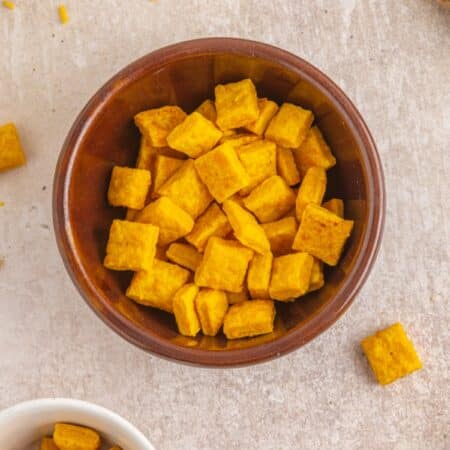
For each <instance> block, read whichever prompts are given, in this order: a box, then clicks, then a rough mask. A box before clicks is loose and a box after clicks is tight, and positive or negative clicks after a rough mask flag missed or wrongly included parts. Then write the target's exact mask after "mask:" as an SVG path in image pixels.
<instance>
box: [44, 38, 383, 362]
mask: <svg viewBox="0 0 450 450" xmlns="http://www.w3.org/2000/svg"><path fill="white" fill-rule="evenodd" d="M247 77H249V78H251V79H252V80H253V81H254V82H255V84H256V86H257V89H258V94H259V95H260V96H266V97H269V98H271V99H273V100H276V101H277V102H278V103H281V102H283V101H290V102H292V103H297V104H299V105H301V106H303V107H306V108H308V109H311V110H313V112H314V114H315V117H316V123H317V124H318V125H319V126H320V128H321V130H322V131H323V133H324V135H325V138H326V139H327V141H328V142H329V144H330V146H331V148H332V150H333V152H334V154H335V155H336V158H337V161H338V163H337V165H336V167H335V168H333V169H332V170H331V171H330V172H329V175H330V177H329V187H328V191H327V197H332V196H337V197H339V198H343V199H344V201H345V211H346V216H347V217H348V218H350V219H353V220H354V221H355V228H354V231H353V234H352V236H351V238H350V239H349V241H348V243H347V246H346V248H345V252H344V255H343V257H342V259H341V262H340V263H339V265H338V266H337V267H335V268H330V269H329V270H328V271H327V273H326V285H325V286H324V288H322V289H321V290H320V291H318V292H315V293H312V294H309V295H308V296H306V297H304V298H302V299H300V300H298V301H296V302H294V303H289V304H279V305H277V311H278V312H277V320H276V326H275V331H274V332H273V333H272V334H270V335H265V336H261V337H255V338H251V339H240V340H236V341H228V342H227V341H226V339H225V338H224V337H223V336H218V337H215V338H210V337H201V336H200V337H198V338H195V339H193V338H185V337H182V336H180V335H179V334H178V332H177V328H176V324H175V321H174V319H173V317H172V316H171V315H169V314H167V313H164V312H162V311H158V310H155V309H152V308H146V307H143V306H140V305H137V304H136V303H134V302H133V301H131V300H129V299H128V298H127V297H125V295H124V292H125V290H126V288H127V285H128V284H129V282H130V279H131V275H132V274H131V273H120V272H113V271H109V270H106V269H105V268H104V267H103V265H102V260H103V257H104V253H105V246H106V241H107V238H108V230H109V227H110V225H111V221H112V220H113V219H114V218H123V217H124V214H125V211H124V210H123V209H121V208H112V207H110V206H109V205H108V203H107V201H106V191H107V187H108V182H109V176H110V173H111V169H112V167H113V166H114V165H122V166H127V165H128V166H133V165H134V164H135V160H136V155H137V151H138V147H139V132H138V130H137V129H136V128H135V126H134V124H133V116H134V115H135V114H136V113H137V112H139V111H142V110H145V109H148V108H154V107H159V106H162V105H167V104H177V105H179V106H181V107H182V108H183V109H184V110H186V111H192V110H193V109H194V108H195V107H196V106H197V105H198V104H199V103H200V102H201V101H203V100H204V99H206V98H213V88H214V85H216V84H217V83H225V82H230V81H237V80H240V79H242V78H247ZM384 210H385V203H384V183H383V173H382V168H381V164H380V161H379V157H378V153H377V150H376V147H375V144H374V142H373V139H372V137H371V135H370V133H369V130H368V129H367V126H366V125H365V123H364V121H363V119H362V118H361V116H360V114H359V113H358V111H357V110H356V108H355V107H354V106H353V104H352V103H351V101H350V100H349V99H348V98H347V97H346V96H345V94H344V93H343V92H342V91H341V90H340V89H339V88H338V87H337V86H336V85H335V84H334V83H333V82H332V81H331V80H330V79H329V78H328V77H327V76H326V75H324V74H323V73H322V72H320V71H319V70H318V69H316V68H315V67H313V66H312V65H310V64H309V63H307V62H306V61H304V60H303V59H301V58H299V57H297V56H294V55H292V54H290V53H287V52H285V51H283V50H281V49H279V48H275V47H272V46H270V45H266V44H262V43H258V42H252V41H246V40H242V39H228V38H212V39H200V40H194V41H189V42H182V43H179V44H175V45H172V46H169V47H166V48H163V49H161V50H157V51H155V52H153V53H150V54H149V55H147V56H144V57H143V58H141V59H139V60H138V61H136V62H134V63H132V64H131V65H129V66H128V67H126V68H125V69H124V70H122V71H121V72H120V73H119V74H117V75H116V76H114V77H113V78H112V79H111V80H110V81H109V82H108V83H106V84H105V85H104V86H103V87H102V88H101V89H100V90H99V91H98V92H97V93H96V94H95V95H94V97H93V98H92V99H91V100H90V101H89V103H88V104H87V106H86V107H85V108H84V109H83V111H82V112H81V114H80V115H79V116H78V118H77V119H76V121H75V124H74V125H73V127H72V129H71V130H70V132H69V135H68V136H67V139H66V141H65V143H64V147H63V149H62V151H61V155H60V157H59V161H58V165H57V167H56V173H55V180H54V191H53V219H54V227H55V233H56V238H57V241H58V245H59V249H60V252H61V255H62V257H63V260H64V263H65V265H66V268H67V270H68V272H69V274H70V276H71V277H72V280H73V282H74V283H75V285H76V286H77V288H78V290H79V291H80V293H81V295H82V296H83V297H84V299H85V300H86V302H87V303H88V305H89V306H91V308H92V309H93V310H94V311H95V313H96V314H97V315H98V316H99V317H100V318H101V319H102V320H103V321H104V322H106V323H107V324H108V325H109V326H110V327H111V328H112V329H113V330H115V331H116V332H117V333H118V334H120V335H121V336H122V337H124V338H125V339H127V340H128V341H130V342H132V343H133V344H135V345H137V346H139V347H141V348H142V349H144V350H147V351H149V352H152V353H154V354H157V355H159V356H162V357H166V358H170V359H174V360H177V361H181V362H187V363H192V364H199V365H207V366H237V365H243V364H252V363H256V362H260V361H264V360H267V359H270V358H274V357H276V356H280V355H282V354H285V353H287V352H289V351H291V350H294V349H296V348H298V347H301V346H302V345H304V344H305V343H306V342H308V341H310V340H311V339H312V338H314V337H315V336H317V335H318V334H319V333H321V332H322V331H324V330H325V329H327V328H328V327H329V326H330V325H332V324H333V323H334V322H335V321H336V320H337V319H338V317H339V316H340V315H341V314H343V313H344V312H345V310H346V309H347V308H348V307H349V305H350V304H351V302H352V301H353V299H354V297H355V295H356V294H357V292H358V291H359V289H360V288H361V286H362V284H363V283H364V281H365V280H366V278H367V276H368V274H369V271H370V269H371V267H372V265H373V262H374V260H375V257H376V254H377V251H378V247H379V244H380V240H381V235H382V229H383V220H384Z"/></svg>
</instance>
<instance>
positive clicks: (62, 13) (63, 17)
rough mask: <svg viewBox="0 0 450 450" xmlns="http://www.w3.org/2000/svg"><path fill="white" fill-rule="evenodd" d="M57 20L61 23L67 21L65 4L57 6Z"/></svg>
mask: <svg viewBox="0 0 450 450" xmlns="http://www.w3.org/2000/svg"><path fill="white" fill-rule="evenodd" d="M58 13H59V20H60V21H61V23H62V24H63V25H65V24H66V23H68V22H69V13H68V12H67V8H66V6H65V5H59V6H58Z"/></svg>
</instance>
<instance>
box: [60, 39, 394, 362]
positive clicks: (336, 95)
mask: <svg viewBox="0 0 450 450" xmlns="http://www.w3.org/2000/svg"><path fill="white" fill-rule="evenodd" d="M202 54H204V55H211V54H236V55H241V56H251V57H257V58H260V59H263V60H268V61H271V62H274V63H276V64H279V65H281V66H284V67H286V68H287V69H289V70H291V71H293V72H295V73H298V74H300V75H301V76H302V78H303V79H306V80H307V81H308V82H309V83H311V84H312V85H314V86H315V87H316V88H317V89H318V90H319V91H321V92H322V93H323V94H324V95H325V96H327V97H328V98H329V99H330V101H331V102H332V103H333V105H334V107H335V108H336V109H337V110H338V111H339V112H340V113H341V114H342V115H343V117H344V118H345V121H346V124H347V126H348V127H349V128H350V130H351V132H352V133H353V135H354V136H355V139H356V141H357V144H358V146H359V148H360V150H361V155H362V156H361V158H362V160H363V162H364V164H363V165H364V171H365V172H366V174H367V176H366V178H365V183H366V189H367V199H366V201H367V202H368V205H369V206H368V215H367V224H366V230H365V234H364V236H363V238H362V242H361V244H360V246H359V250H358V253H357V255H355V258H356V260H355V262H354V264H353V268H352V270H351V271H350V272H349V273H348V274H347V276H346V278H345V280H344V282H343V284H342V286H341V288H340V289H339V291H337V292H336V293H335V294H334V296H333V297H332V298H331V299H330V301H329V302H328V303H327V304H326V305H324V307H323V308H322V309H321V310H320V311H319V312H318V313H317V314H316V315H315V316H313V317H311V319H309V320H308V321H307V322H306V323H303V324H302V325H300V326H298V327H294V328H292V329H291V330H289V331H288V332H287V333H286V334H285V335H283V336H281V337H279V338H276V339H275V340H273V341H270V342H266V343H262V344H257V345H256V346H254V347H249V348H243V349H233V350H223V351H211V350H206V349H199V348H195V347H194V348H191V347H183V346H180V345H178V344H175V343H172V342H170V341H169V340H166V339H163V338H161V337H160V336H158V335H156V334H152V333H151V332H148V331H146V330H144V329H142V328H141V327H139V326H137V325H135V324H134V323H132V322H131V321H129V320H128V319H127V318H126V317H124V316H123V315H122V314H120V313H119V312H118V311H117V310H116V309H115V308H114V307H112V306H111V305H110V304H109V303H108V302H107V300H106V298H105V297H104V296H103V295H101V292H100V291H99V290H97V289H96V287H95V285H94V284H93V283H92V282H91V281H90V279H89V275H88V274H87V273H85V272H84V270H83V268H82V265H81V261H80V260H79V258H78V255H77V251H76V247H75V245H74V241H73V238H72V236H73V232H72V229H71V224H70V220H69V200H68V199H69V195H68V194H69V187H70V181H71V175H72V169H73V162H74V160H75V156H76V154H77V150H78V147H79V143H80V142H81V141H82V139H83V136H84V135H85V133H86V130H87V129H89V127H90V125H91V124H92V122H93V121H94V119H95V117H96V115H97V114H98V113H99V112H100V111H101V109H102V107H103V106H104V105H105V103H107V102H108V100H109V99H110V98H111V97H113V96H114V95H115V94H116V93H117V92H118V91H120V90H122V89H123V88H125V87H126V86H128V85H129V84H131V83H133V82H134V81H135V80H138V79H139V78H141V77H142V76H144V75H145V74H148V73H149V72H153V71H155V70H158V69H159V68H161V67H163V66H165V65H167V64H168V63H172V62H175V61H179V60H182V59H185V58H190V57H192V56H199V55H202ZM384 216H385V187H384V176H383V169H382V166H381V162H380V158H379V155H378V151H377V148H376V145H375V142H374V140H373V138H372V136H371V134H370V131H369V129H368V127H367V125H366V124H365V122H364V120H363V118H362V117H361V115H360V113H359V112H358V110H357V109H356V107H355V106H354V105H353V103H352V102H351V101H350V99H349V98H348V97H347V96H346V95H345V94H344V92H343V91H342V90H341V89H340V88H339V87H338V86H337V85H336V84H335V83H334V82H333V81H332V80H331V79H330V78H328V77H327V76H326V75H325V74H324V73H322V72H321V71H320V70H319V69H317V68H316V67H314V66H313V65H311V64H310V63H308V62H307V61H305V60H304V59H302V58H300V57H298V56H296V55H294V54H292V53H289V52H287V51H285V50H282V49H280V48H277V47H274V46H272V45H269V44H264V43H261V42H256V41H250V40H245V39H238V38H205V39H195V40H191V41H185V42H180V43H177V44H173V45H169V46H167V47H164V48H162V49H159V50H156V51H154V52H151V53H149V54H147V55H146V56H144V57H142V58H140V59H138V60H136V61H135V62H133V63H131V64H130V65H128V66H127V67H125V68H124V69H123V70H121V71H120V72H119V73H118V74H116V75H115V76H113V77H112V78H111V79H110V80H109V81H108V82H107V83H106V84H105V85H103V86H102V87H101V88H100V89H99V90H98V91H97V93H96V94H95V95H94V96H93V97H92V98H91V99H90V100H89V102H88V103H87V105H86V106H85V107H84V109H83V110H82V111H81V113H80V114H79V115H78V117H77V119H76V120H75V122H74V124H73V126H72V128H71V130H70V131H69V134H68V136H67V138H66V140H65V142H64V145H63V147H62V150H61V153H60V156H59V159H58V162H57V166H56V170H55V176H54V183H53V225H54V231H55V235H56V240H57V244H58V248H59V251H60V253H61V256H62V259H63V261H64V265H65V267H66V269H67V271H68V273H69V275H70V277H71V278H72V281H73V283H74V284H75V286H76V287H77V289H78V291H79V292H80V294H81V296H82V297H83V298H84V300H85V301H86V303H87V304H88V305H89V306H90V307H91V308H92V309H93V311H94V312H95V313H96V314H97V315H98V316H99V317H100V318H101V319H102V320H103V321H104V322H105V323H106V324H107V325H108V326H109V327H110V328H112V329H113V330H114V331H115V332H116V333H118V334H119V335H120V336H122V337H123V338H124V339H126V340H127V341H129V342H131V343H132V344H134V345H136V346H138V347H140V348H142V349H143V350H146V351H148V352H151V353H153V354H156V355H158V356H161V357H164V358H167V359H170V360H176V361H178V362H183V363H188V364H194V365H201V366H212V367H214V366H215V367H226V366H228V367H233V366H242V365H249V364H254V363H258V362H263V361H266V360H269V359H272V358H275V357H278V356H281V355H284V354H286V353H288V352H291V351H293V350H295V349H297V348H299V347H301V346H303V345H304V344H306V343H307V342H309V341H310V340H311V339H313V338H314V337H316V336H318V335H319V334H320V333H322V332H323V331H325V330H326V329H327V328H329V327H330V326H331V325H332V324H333V323H334V322H336V321H337V319H338V318H339V317H340V316H341V315H342V314H343V313H344V312H345V311H346V310H347V309H348V307H349V306H350V304H351V303H352V302H353V300H354V298H355V296H356V294H357V293H358V292H359V290H360V289H361V287H362V285H363V284H364V282H365V280H366V279H367V277H368V275H369V272H370V270H371V268H372V266H373V263H374V261H375V259H376V256H377V254H378V250H379V247H380V242H381V238H382V234H383V228H384ZM99 305H100V307H99Z"/></svg>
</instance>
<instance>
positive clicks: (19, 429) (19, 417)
mask: <svg viewBox="0 0 450 450" xmlns="http://www.w3.org/2000/svg"><path fill="white" fill-rule="evenodd" d="M56 422H69V423H75V424H78V425H84V426H87V427H90V428H93V429H95V430H97V431H98V432H99V433H100V434H101V435H102V436H103V437H104V438H105V439H106V440H108V441H109V442H111V443H112V444H115V445H119V446H121V447H122V448H123V449H124V450H154V447H153V446H152V445H151V444H150V442H149V441H148V440H147V439H146V438H145V436H144V435H143V434H142V433H141V432H140V431H139V430H138V429H137V428H135V427H134V426H133V425H131V423H130V422H128V421H126V420H125V419H123V418H122V417H120V416H119V415H117V414H116V413H113V412H112V411H109V410H107V409H105V408H103V407H101V406H98V405H94V404H92V403H88V402H83V401H81V400H73V399H67V398H55V399H50V398H45V399H39V400H31V401H28V402H24V403H19V404H18V405H15V406H12V407H11V408H7V409H5V410H3V411H1V412H0V449H1V450H24V449H26V448H27V446H29V445H31V444H32V443H33V442H35V441H36V440H38V439H39V438H41V437H43V436H48V435H51V434H52V431H53V426H54V424H55V423H56Z"/></svg>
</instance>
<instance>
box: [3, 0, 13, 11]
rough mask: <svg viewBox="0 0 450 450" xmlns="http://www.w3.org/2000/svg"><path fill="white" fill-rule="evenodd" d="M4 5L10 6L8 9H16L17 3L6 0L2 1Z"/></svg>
mask: <svg viewBox="0 0 450 450" xmlns="http://www.w3.org/2000/svg"><path fill="white" fill-rule="evenodd" d="M2 5H3V6H4V7H5V8H8V9H15V8H16V5H15V3H14V2H8V1H6V0H5V1H3V2H2Z"/></svg>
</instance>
